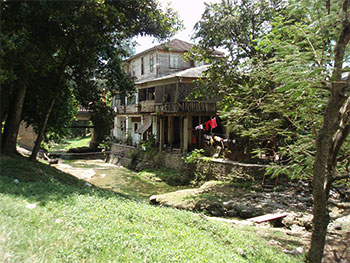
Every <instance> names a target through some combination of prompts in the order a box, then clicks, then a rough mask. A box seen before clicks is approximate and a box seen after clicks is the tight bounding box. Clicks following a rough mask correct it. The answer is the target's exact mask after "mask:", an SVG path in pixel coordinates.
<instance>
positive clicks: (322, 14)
mask: <svg viewBox="0 0 350 263" xmlns="http://www.w3.org/2000/svg"><path fill="white" fill-rule="evenodd" d="M288 14H299V15H301V16H302V17H303V18H304V19H300V17H298V19H295V15H294V17H293V15H288ZM275 22H276V23H275V24H274V29H273V30H272V32H271V34H270V37H269V38H268V40H269V41H270V43H269V44H267V46H270V47H272V48H273V49H274V51H275V55H274V57H273V59H272V60H271V61H270V62H273V64H272V65H270V69H271V73H272V74H273V75H274V76H275V78H277V79H278V80H279V83H280V86H281V87H284V89H285V91H291V92H292V93H295V92H300V91H303V90H305V89H315V90H317V89H318V90H321V89H322V90H325V92H326V94H325V96H323V97H322V98H323V101H324V102H323V103H324V104H323V105H322V104H321V108H322V111H323V114H322V115H323V117H322V119H321V120H322V122H321V123H320V126H318V127H317V128H318V132H317V133H316V149H315V153H314V154H313V158H314V164H313V180H312V185H313V197H314V210H313V214H314V217H313V232H312V240H311V247H310V250H309V253H308V259H309V261H310V262H321V260H322V256H323V250H324V245H325V238H326V233H327V226H328V222H329V214H328V210H327V201H328V198H329V191H330V189H331V187H332V184H333V183H334V182H335V181H337V180H339V179H344V178H349V177H350V175H349V171H348V170H347V168H346V165H347V163H348V161H349V159H350V156H349V153H348V152H346V150H342V146H343V145H344V144H347V145H349V144H348V141H347V142H346V140H347V137H348V135H349V131H350V116H349V115H350V77H349V75H348V76H347V77H344V72H345V71H347V70H348V69H347V68H346V67H347V65H346V63H345V62H346V61H350V60H349V59H350V57H349V55H350V54H349V40H350V1H349V0H342V1H333V2H330V1H329V2H327V4H325V3H324V2H323V1H303V2H301V1H295V2H293V1H292V2H291V4H290V6H289V7H288V8H287V10H286V13H284V16H281V17H277V18H276V19H275ZM286 33H288V35H289V36H292V38H291V37H289V38H285V35H286ZM286 50H288V51H289V52H288V53H287V52H286ZM291 51H292V52H291ZM292 61H293V62H294V63H291V62H292ZM286 71H289V72H293V73H289V75H290V77H289V78H287V80H286V79H284V80H282V79H281V75H283V74H284V73H286ZM290 83H293V84H294V85H295V87H293V88H292V87H291V86H290ZM292 90H293V91H292ZM315 128H316V127H315ZM339 157H341V158H339Z"/></svg>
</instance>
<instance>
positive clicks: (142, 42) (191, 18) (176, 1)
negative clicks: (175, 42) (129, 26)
mask: <svg viewBox="0 0 350 263" xmlns="http://www.w3.org/2000/svg"><path fill="white" fill-rule="evenodd" d="M159 2H160V4H161V6H162V7H166V5H167V3H170V7H172V8H173V9H174V10H175V11H177V12H178V13H179V16H180V19H181V20H183V23H184V26H185V29H184V30H182V31H181V32H179V33H177V34H176V35H175V37H174V38H177V39H180V40H184V41H187V42H192V41H191V36H192V34H193V26H194V25H195V24H196V23H197V22H198V21H199V20H200V18H201V16H202V14H203V12H204V9H205V4H204V3H205V2H207V3H217V2H220V0H159ZM135 40H136V41H137V43H138V45H137V46H136V53H139V52H142V51H144V50H146V49H148V48H151V47H153V46H155V45H157V44H158V42H157V41H155V40H154V39H153V38H150V37H138V38H136V39H135ZM153 41H154V42H153Z"/></svg>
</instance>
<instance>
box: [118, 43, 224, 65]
mask: <svg viewBox="0 0 350 263" xmlns="http://www.w3.org/2000/svg"><path fill="white" fill-rule="evenodd" d="M192 46H193V44H191V43H189V42H186V41H183V40H180V39H173V40H171V41H169V42H167V43H164V44H159V45H156V46H154V47H151V48H149V49H146V50H145V51H142V52H140V53H138V54H136V55H134V56H132V57H130V58H128V59H127V60H125V61H130V60H132V59H134V58H136V57H139V56H143V55H144V54H146V53H149V52H151V51H155V50H164V51H174V52H188V51H190V49H191V48H192ZM214 54H215V55H217V56H222V55H224V53H223V52H220V51H214Z"/></svg>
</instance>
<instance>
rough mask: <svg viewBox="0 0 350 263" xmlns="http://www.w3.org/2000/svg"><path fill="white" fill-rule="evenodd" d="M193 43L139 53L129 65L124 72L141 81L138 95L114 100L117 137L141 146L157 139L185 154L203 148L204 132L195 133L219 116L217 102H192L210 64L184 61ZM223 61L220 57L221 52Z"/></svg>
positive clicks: (156, 48) (173, 44) (176, 44)
mask: <svg viewBox="0 0 350 263" xmlns="http://www.w3.org/2000/svg"><path fill="white" fill-rule="evenodd" d="M191 47H192V44H190V43H187V42H184V41H181V40H177V39H175V40H173V41H170V42H168V43H167V44H165V45H158V46H155V47H153V48H150V49H148V50H146V51H144V52H141V53H139V54H136V55H135V56H133V57H131V58H129V59H128V60H126V61H125V70H127V71H128V72H129V73H130V74H131V75H132V76H134V77H135V78H136V82H135V84H136V88H137V92H136V94H135V95H134V96H132V97H128V98H125V97H123V96H121V95H119V96H116V97H115V98H114V101H113V107H114V110H115V114H116V115H115V122H114V130H113V135H114V136H115V137H116V138H117V139H120V140H124V141H125V140H129V142H130V141H132V143H133V144H138V143H140V141H141V140H147V139H149V138H150V136H153V137H154V138H155V140H156V142H157V144H158V145H159V149H160V150H162V149H164V148H171V149H179V150H180V151H181V152H185V151H188V150H190V149H192V148H200V147H201V137H202V131H200V130H199V131H197V130H195V129H194V128H195V127H196V126H198V125H199V124H201V123H203V122H205V121H208V120H209V119H211V118H213V117H215V115H216V102H215V101H214V100H201V101H199V100H188V95H189V94H190V93H191V91H193V89H195V88H196V84H195V80H197V79H198V78H201V77H202V76H203V72H204V71H205V70H206V69H207V67H208V66H207V65H202V66H196V65H195V63H194V62H193V61H187V60H185V59H184V54H185V53H186V52H188V51H189V50H190V49H191ZM216 54H217V55H218V56H221V55H222V53H221V52H217V53H216Z"/></svg>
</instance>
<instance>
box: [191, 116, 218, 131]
mask: <svg viewBox="0 0 350 263" xmlns="http://www.w3.org/2000/svg"><path fill="white" fill-rule="evenodd" d="M209 126H210V127H211V128H212V129H214V128H216V127H217V126H218V124H217V122H216V118H213V119H211V120H209V121H207V122H206V123H204V124H200V125H198V126H196V127H195V128H194V129H195V130H204V129H205V130H206V131H209Z"/></svg>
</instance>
